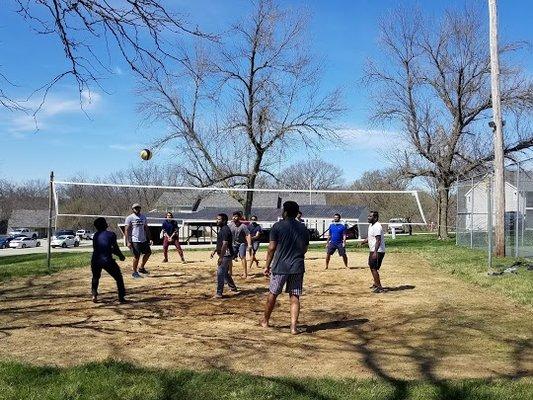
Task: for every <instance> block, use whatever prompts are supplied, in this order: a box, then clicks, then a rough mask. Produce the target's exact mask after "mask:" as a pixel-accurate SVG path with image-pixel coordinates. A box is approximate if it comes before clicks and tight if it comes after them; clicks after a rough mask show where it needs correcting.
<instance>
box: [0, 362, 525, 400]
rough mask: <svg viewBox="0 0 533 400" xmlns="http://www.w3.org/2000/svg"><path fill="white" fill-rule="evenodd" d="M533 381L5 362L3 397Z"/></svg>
mask: <svg viewBox="0 0 533 400" xmlns="http://www.w3.org/2000/svg"><path fill="white" fill-rule="evenodd" d="M532 395H533V388H532V381H531V378H523V379H514V380H511V379H496V380H480V379H472V380H450V381H401V380H394V381H385V380H374V379H366V380H362V379H358V380H355V379H342V380H339V379H296V378H281V377H260V376H253V375H248V374H239V373H230V372H224V371H218V370H213V371H210V372H193V371H190V370H160V369H145V368H139V367H135V366H133V365H131V364H126V363H120V362H112V361H108V362H104V363H91V364H86V365H82V366H78V367H72V368H55V367H35V366H29V365H25V364H20V363H11V362H0V399H2V400H4V399H5V400H7V399H43V400H44V399H50V400H52V399H53V400H62V399H79V400H82V399H90V400H93V399H105V400H112V399H121V400H129V399H139V400H163V399H165V400H170V399H203V400H215V399H216V400H219V399H251V400H252V399H253V400H256V399H291V400H298V399H302V400H303V399H320V400H330V399H331V400H334V399H351V400H355V399H374V400H381V399H382V400H399V399H420V400H432V399H435V400H437V399H438V400H444V399H464V400H467V399H471V400H484V399H487V400H489V399H506V400H513V399H516V400H523V399H530V398H531V396H532Z"/></svg>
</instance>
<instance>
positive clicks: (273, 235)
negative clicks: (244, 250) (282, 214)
mask: <svg viewBox="0 0 533 400" xmlns="http://www.w3.org/2000/svg"><path fill="white" fill-rule="evenodd" d="M270 241H273V242H276V243H277V246H276V251H275V252H274V258H273V259H272V264H271V265H270V268H271V270H272V273H273V274H276V275H288V274H301V273H303V272H305V266H304V258H305V251H306V249H307V246H308V245H309V231H308V230H307V228H306V226H305V225H304V224H302V223H301V222H300V221H297V220H296V219H284V220H282V221H278V222H276V223H275V224H274V225H273V226H272V229H271V230H270Z"/></svg>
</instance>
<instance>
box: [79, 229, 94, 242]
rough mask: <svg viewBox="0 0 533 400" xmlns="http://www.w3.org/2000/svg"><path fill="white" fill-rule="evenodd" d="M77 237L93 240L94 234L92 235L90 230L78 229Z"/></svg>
mask: <svg viewBox="0 0 533 400" xmlns="http://www.w3.org/2000/svg"><path fill="white" fill-rule="evenodd" d="M76 236H77V237H79V238H80V240H81V239H87V240H89V239H92V236H93V234H92V233H91V231H88V230H85V229H78V230H77V231H76Z"/></svg>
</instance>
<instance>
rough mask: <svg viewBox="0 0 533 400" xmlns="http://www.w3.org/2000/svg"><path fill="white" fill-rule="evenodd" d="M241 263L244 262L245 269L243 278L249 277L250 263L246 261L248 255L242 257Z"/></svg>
mask: <svg viewBox="0 0 533 400" xmlns="http://www.w3.org/2000/svg"><path fill="white" fill-rule="evenodd" d="M241 263H242V268H243V270H244V275H243V278H244V279H248V263H247V261H246V255H245V256H244V257H243V258H241Z"/></svg>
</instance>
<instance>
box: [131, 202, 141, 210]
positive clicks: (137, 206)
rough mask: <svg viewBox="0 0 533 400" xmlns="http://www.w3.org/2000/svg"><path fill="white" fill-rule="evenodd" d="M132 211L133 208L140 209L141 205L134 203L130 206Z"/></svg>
mask: <svg viewBox="0 0 533 400" xmlns="http://www.w3.org/2000/svg"><path fill="white" fill-rule="evenodd" d="M131 208H132V209H134V208H141V205H140V204H139V203H134V204H133V205H132V206H131Z"/></svg>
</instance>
